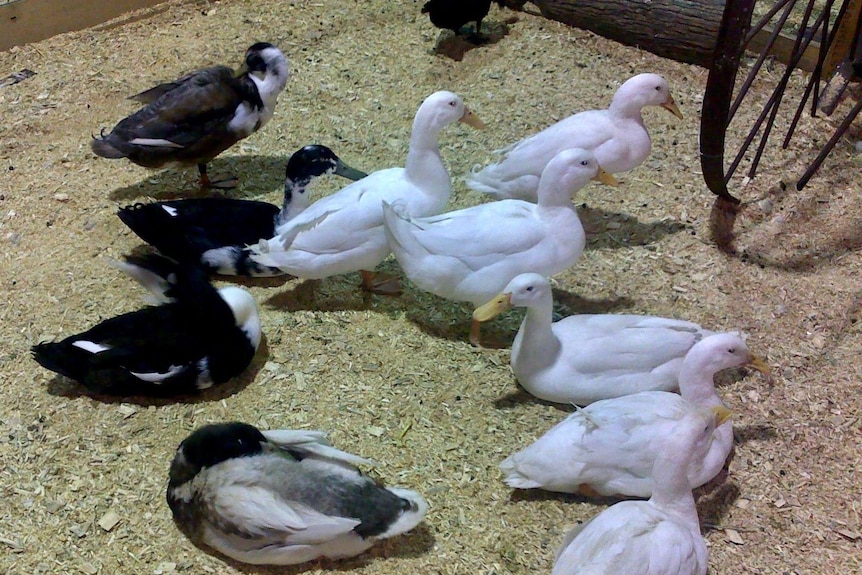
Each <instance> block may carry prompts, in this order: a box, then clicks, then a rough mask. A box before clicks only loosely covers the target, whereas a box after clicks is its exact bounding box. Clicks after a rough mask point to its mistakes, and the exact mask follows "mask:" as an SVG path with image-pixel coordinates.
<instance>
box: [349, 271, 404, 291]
mask: <svg viewBox="0 0 862 575" xmlns="http://www.w3.org/2000/svg"><path fill="white" fill-rule="evenodd" d="M359 273H360V274H361V275H362V289H364V290H365V291H368V292H371V293H375V294H378V295H389V296H398V295H401V282H400V281H399V280H398V278H397V277H396V276H390V275H387V274H382V273H379V272H370V271H367V270H362V271H360V272H359Z"/></svg>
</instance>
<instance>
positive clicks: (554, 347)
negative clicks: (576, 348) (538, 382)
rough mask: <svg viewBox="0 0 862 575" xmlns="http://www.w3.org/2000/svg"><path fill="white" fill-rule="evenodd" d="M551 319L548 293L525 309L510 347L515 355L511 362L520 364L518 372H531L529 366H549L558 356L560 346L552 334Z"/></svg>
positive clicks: (550, 303) (549, 295) (551, 303)
mask: <svg viewBox="0 0 862 575" xmlns="http://www.w3.org/2000/svg"><path fill="white" fill-rule="evenodd" d="M553 319H554V318H553V300H552V298H551V294H550V292H549V293H548V294H547V295H546V296H545V297H543V298H542V300H541V301H539V302H536V303H535V304H534V305H531V306H529V307H527V315H525V316H524V321H522V322H521V327H520V328H519V329H518V335H517V336H515V340H516V341H515V343H513V345H512V353H513V354H515V357H513V360H514V362H515V363H519V364H520V365H519V366H518V367H519V369H518V371H521V370H522V369H524V368H525V370H526V371H529V372H532V371H533V369H532V368H531V366H536V368H538V367H539V366H545V365H549V364H551V363H553V359H554V358H555V357H557V355H559V353H560V350H561V349H562V344H561V343H560V340H559V339H558V338H557V336H556V335H555V334H554V329H553ZM516 348H517V349H516Z"/></svg>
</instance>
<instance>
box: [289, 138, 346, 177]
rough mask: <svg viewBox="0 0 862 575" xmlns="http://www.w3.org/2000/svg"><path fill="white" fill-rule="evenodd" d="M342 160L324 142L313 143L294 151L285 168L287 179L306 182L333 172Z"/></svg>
mask: <svg viewBox="0 0 862 575" xmlns="http://www.w3.org/2000/svg"><path fill="white" fill-rule="evenodd" d="M340 162H341V160H339V159H338V156H336V155H335V152H333V151H332V150H330V149H329V148H327V147H326V146H324V145H322V144H311V145H308V146H305V147H304V148H302V149H300V150H297V151H296V152H294V153H293V155H292V156H291V157H290V159H289V160H288V161H287V166H286V167H285V168H284V177H285V179H289V180H293V181H294V182H298V181H300V180H305V181H306V182H307V181H309V180H311V178H315V177H317V176H322V175H323V174H331V173H332V172H334V171H335V169H336V168H337V167H338V164H339V163H340Z"/></svg>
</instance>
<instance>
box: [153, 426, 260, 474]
mask: <svg viewBox="0 0 862 575" xmlns="http://www.w3.org/2000/svg"><path fill="white" fill-rule="evenodd" d="M265 442H266V438H265V437H264V436H263V434H262V433H261V432H260V431H259V430H258V429H257V428H256V427H254V426H252V425H249V424H247V423H240V422H238V421H236V422H233V423H216V424H213V425H206V426H204V427H201V428H200V429H197V430H195V431H194V432H193V433H192V434H191V435H189V436H188V437H187V438H185V439H184V440H183V442H182V443H180V446H179V447H178V448H177V453H176V455H174V460H173V461H172V462H171V470H170V483H171V485H172V486H176V485H181V484H183V483H185V482H187V481H189V480H191V479H192V478H193V477H194V476H195V475H197V474H198V473H200V471H201V470H202V469H206V468H207V467H212V466H213V465H216V464H218V463H221V462H222V461H227V460H228V459H235V458H237V457H247V456H249V455H256V454H258V453H261V452H262V451H263V447H262V445H261V444H262V443H265Z"/></svg>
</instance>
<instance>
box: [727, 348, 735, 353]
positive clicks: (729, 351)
mask: <svg viewBox="0 0 862 575" xmlns="http://www.w3.org/2000/svg"><path fill="white" fill-rule="evenodd" d="M727 353H736V348H735V347H732V348H730V349H729V350H727Z"/></svg>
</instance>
